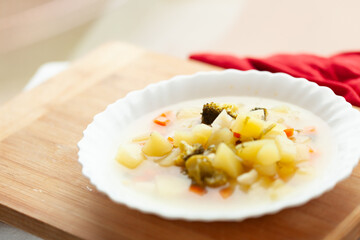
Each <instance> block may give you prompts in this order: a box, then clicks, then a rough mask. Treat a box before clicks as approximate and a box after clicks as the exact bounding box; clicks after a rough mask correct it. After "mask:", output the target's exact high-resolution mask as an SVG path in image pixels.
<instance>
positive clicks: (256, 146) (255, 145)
mask: <svg viewBox="0 0 360 240" xmlns="http://www.w3.org/2000/svg"><path fill="white" fill-rule="evenodd" d="M269 142H271V140H256V141H250V142H244V143H242V144H240V145H238V146H237V147H236V149H237V154H238V156H239V157H240V158H242V159H243V161H244V164H246V165H248V166H251V165H252V164H253V163H254V161H255V160H256V156H257V153H258V151H259V150H260V148H262V147H263V146H264V145H265V144H266V143H269Z"/></svg>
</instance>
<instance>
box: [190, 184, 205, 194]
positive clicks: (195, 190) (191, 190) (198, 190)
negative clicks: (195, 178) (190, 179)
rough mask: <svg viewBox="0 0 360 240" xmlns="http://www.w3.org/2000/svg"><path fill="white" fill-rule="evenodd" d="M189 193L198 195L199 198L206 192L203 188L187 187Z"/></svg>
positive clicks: (196, 186)
mask: <svg viewBox="0 0 360 240" xmlns="http://www.w3.org/2000/svg"><path fill="white" fill-rule="evenodd" d="M189 191H190V192H193V193H196V194H198V195H200V196H202V195H204V194H205V193H206V192H207V191H206V189H205V188H203V187H200V186H198V185H191V186H190V187H189Z"/></svg>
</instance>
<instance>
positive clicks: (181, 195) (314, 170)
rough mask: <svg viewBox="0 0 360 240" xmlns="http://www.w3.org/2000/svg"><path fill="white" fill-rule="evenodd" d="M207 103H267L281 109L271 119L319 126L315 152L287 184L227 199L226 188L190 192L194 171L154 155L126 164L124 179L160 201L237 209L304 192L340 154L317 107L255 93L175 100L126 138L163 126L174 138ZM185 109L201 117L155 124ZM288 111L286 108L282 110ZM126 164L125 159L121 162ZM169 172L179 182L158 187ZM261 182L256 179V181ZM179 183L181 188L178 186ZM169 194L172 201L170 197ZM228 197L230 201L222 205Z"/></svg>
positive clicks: (242, 192)
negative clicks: (135, 164) (169, 113)
mask: <svg viewBox="0 0 360 240" xmlns="http://www.w3.org/2000/svg"><path fill="white" fill-rule="evenodd" d="M207 102H218V103H233V104H238V105H239V107H240V108H239V111H240V112H242V111H244V112H246V111H249V110H251V109H253V108H254V107H264V108H269V109H271V108H277V109H278V111H274V112H272V114H271V115H269V118H270V119H269V120H272V121H279V119H280V120H281V121H282V123H283V124H284V125H288V126H291V127H293V128H294V129H303V128H307V127H315V128H316V134H313V135H311V136H310V137H311V140H312V141H311V148H312V149H314V151H315V152H314V154H313V156H312V157H311V159H310V160H309V161H307V162H304V163H301V164H299V165H298V166H299V170H298V171H297V172H296V174H295V175H294V176H293V177H292V178H291V179H290V180H289V181H287V182H286V184H285V185H284V186H279V187H277V188H274V187H272V188H264V187H261V186H260V184H258V185H255V186H252V187H250V188H249V189H245V190H244V189H241V188H240V187H238V188H236V189H235V191H234V193H233V194H232V196H231V197H229V198H226V199H223V198H222V197H221V196H220V194H219V189H221V187H220V188H207V193H206V194H205V195H202V196H199V195H197V194H194V193H193V192H190V191H188V187H189V186H190V184H191V180H190V179H189V178H188V176H186V175H184V174H183V173H181V169H180V168H179V167H176V166H171V167H161V166H159V165H158V164H157V163H156V162H154V161H152V160H151V159H147V160H145V161H143V162H142V163H141V164H140V165H139V166H138V167H137V168H135V169H128V168H126V167H123V166H121V167H120V168H121V171H122V173H121V174H124V175H125V176H126V180H124V181H123V183H124V184H126V185H128V186H129V187H130V188H133V189H135V190H136V191H138V192H139V193H143V194H145V195H147V196H151V197H152V198H155V199H157V200H158V201H168V203H170V204H174V205H179V204H181V205H182V206H188V207H194V206H196V208H198V209H204V210H205V209H209V207H212V206H214V207H215V206H216V208H217V209H219V208H221V209H224V210H226V209H231V208H233V207H234V205H237V206H239V205H242V204H246V205H247V206H249V205H253V204H254V205H256V204H258V203H259V202H269V201H270V202H271V201H276V200H277V199H281V198H283V197H286V196H287V195H292V194H299V193H300V192H301V191H302V190H303V188H306V187H308V186H309V184H311V182H312V181H313V180H314V179H316V178H321V176H322V174H323V172H324V171H326V167H327V164H326V163H327V162H328V161H331V159H332V157H333V156H335V152H334V151H335V148H334V147H329V146H334V142H333V140H332V139H333V136H332V134H331V131H330V128H329V126H328V125H327V124H326V123H325V122H324V121H323V120H322V119H320V118H319V117H317V116H315V115H314V114H312V113H311V112H309V111H307V110H305V109H302V108H300V107H298V106H295V105H292V104H288V103H284V102H280V101H276V100H271V99H264V98H255V97H215V98H206V99H205V98H204V99H196V100H191V101H187V102H181V103H178V104H175V105H171V106H167V107H165V108H162V109H158V110H157V111H154V112H151V113H148V114H146V115H144V116H142V117H141V118H139V119H137V120H136V121H134V122H133V123H132V124H131V125H130V126H129V127H128V128H127V130H126V132H124V135H125V136H127V138H125V139H124V141H123V142H122V143H121V144H123V143H128V142H131V141H132V139H134V138H135V137H138V136H141V135H143V134H146V133H150V132H151V131H154V130H156V131H159V132H160V133H161V134H162V135H164V136H166V137H168V136H173V132H174V130H175V129H176V130H177V129H181V128H187V127H188V126H187V125H189V124H191V123H192V122H196V121H198V123H199V122H200V120H196V119H200V112H201V108H202V106H203V104H205V103H207ZM181 109H193V112H194V113H196V112H197V113H198V114H195V115H194V116H197V118H189V120H187V122H186V121H185V122H182V123H181V124H178V125H170V126H169V127H166V128H165V127H161V126H156V124H154V123H153V119H154V118H155V117H156V116H158V115H159V114H161V113H162V112H164V111H172V112H174V113H175V112H177V111H179V110H181ZM283 110H284V111H288V113H283V112H282V111H283ZM119 165H120V164H119ZM162 177H165V178H166V179H169V181H168V182H169V185H170V186H171V183H173V185H174V187H169V186H160V187H159V186H158V185H157V184H158V183H159V182H162V181H161V178H162ZM255 184H256V183H255ZM175 186H176V187H175ZM169 199H170V200H171V201H169ZM219 202H224V203H226V204H220V205H219Z"/></svg>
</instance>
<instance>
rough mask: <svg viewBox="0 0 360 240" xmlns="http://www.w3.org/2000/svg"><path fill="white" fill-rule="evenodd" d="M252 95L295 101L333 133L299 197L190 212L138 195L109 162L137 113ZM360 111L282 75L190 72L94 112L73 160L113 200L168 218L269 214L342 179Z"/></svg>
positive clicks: (354, 153) (351, 157)
mask: <svg viewBox="0 0 360 240" xmlns="http://www.w3.org/2000/svg"><path fill="white" fill-rule="evenodd" d="M242 95H243V96H258V97H264V98H271V99H276V100H280V101H284V102H288V103H292V104H295V105H298V106H300V107H302V108H304V109H307V110H309V111H311V112H312V113H314V114H315V115H317V116H319V117H320V118H322V119H323V120H324V121H325V122H326V123H327V124H328V125H329V126H330V128H331V131H332V135H333V136H336V146H335V147H337V154H336V157H335V160H334V161H331V162H330V164H329V166H328V167H327V171H326V173H324V176H323V177H321V178H320V179H317V180H316V181H315V182H314V184H311V186H309V188H307V189H306V191H304V192H302V193H301V194H299V195H296V196H293V197H290V198H284V199H280V200H279V201H274V202H273V203H271V204H265V205H262V206H259V207H256V208H246V207H243V206H239V208H238V209H231V210H229V211H217V209H214V208H213V209H209V210H208V211H196V210H193V209H192V210H190V209H182V208H179V207H176V206H173V205H171V204H166V203H165V204H164V203H163V202H162V203H159V202H158V201H156V200H155V199H153V198H151V197H144V196H143V195H139V193H138V192H137V191H135V190H134V189H131V188H129V187H127V186H126V185H125V184H123V180H124V178H123V176H122V174H121V171H119V169H118V168H117V167H116V166H115V164H116V163H115V160H114V157H115V154H116V150H117V148H118V146H119V141H120V140H121V138H122V137H123V136H121V133H122V132H124V130H125V129H126V127H127V126H128V125H129V124H130V123H131V122H133V121H134V120H135V119H137V118H139V117H140V116H142V115H144V114H147V113H149V112H152V111H154V110H156V109H159V108H162V107H165V106H167V105H172V104H175V103H178V102H181V101H186V100H191V99H195V98H206V97H216V96H242ZM359 143H360V113H359V112H358V111H357V110H355V109H353V108H352V106H351V105H350V104H349V103H347V102H346V101H345V100H344V98H343V97H339V96H336V95H335V94H334V93H333V91H331V90H330V89H329V88H326V87H319V86H318V85H317V84H315V83H312V82H309V81H307V80H305V79H301V78H293V77H291V76H289V75H287V74H284V73H275V74H273V73H269V72H260V71H255V70H251V71H237V70H225V71H213V72H200V73H196V74H194V75H190V76H176V77H174V78H172V79H170V80H167V81H162V82H159V83H155V84H150V85H149V86H147V87H146V88H144V89H142V90H138V91H133V92H131V93H129V94H128V95H127V96H126V97H124V98H122V99H119V100H118V101H116V102H115V103H113V104H110V105H109V106H108V107H107V108H106V110H105V111H104V112H102V113H99V114H97V115H96V116H95V117H94V121H93V122H92V123H91V124H89V126H88V127H87V129H86V130H85V131H84V137H83V138H82V139H81V141H80V142H79V143H78V147H79V162H80V163H81V164H82V166H83V170H82V172H83V174H84V175H85V176H86V177H88V178H89V179H90V181H91V183H92V184H93V185H95V186H96V188H97V189H98V190H99V191H101V192H104V193H105V194H107V195H108V196H109V197H110V198H111V199H112V200H113V201H115V202H117V203H122V204H125V205H126V206H128V207H130V208H134V209H138V210H140V211H142V212H144V213H154V214H157V215H160V216H162V217H165V218H169V219H186V220H201V221H219V220H242V219H245V218H249V217H256V216H261V215H264V214H269V213H275V212H277V211H279V210H281V209H284V208H287V207H293V206H299V205H301V204H304V203H306V202H308V201H309V200H310V199H313V198H315V197H318V196H320V195H321V194H323V193H324V192H326V191H329V190H331V189H332V188H333V187H334V186H335V185H336V184H337V183H338V182H339V181H341V180H343V179H345V178H346V177H348V176H349V175H350V174H351V172H352V170H353V168H354V167H355V166H356V164H357V163H358V160H359V157H360V148H359Z"/></svg>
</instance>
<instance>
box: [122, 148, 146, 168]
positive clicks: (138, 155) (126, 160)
mask: <svg viewBox="0 0 360 240" xmlns="http://www.w3.org/2000/svg"><path fill="white" fill-rule="evenodd" d="M144 160H145V156H144V155H143V154H142V152H141V147H140V145H138V144H125V145H122V146H121V147H120V148H119V150H118V152H117V154H116V161H117V162H118V163H120V164H122V165H124V166H125V167H127V168H131V169H133V168H136V167H137V166H139V165H140V163H142V161H144Z"/></svg>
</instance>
